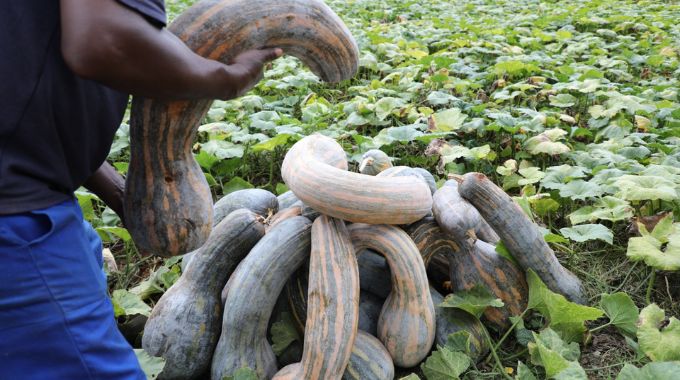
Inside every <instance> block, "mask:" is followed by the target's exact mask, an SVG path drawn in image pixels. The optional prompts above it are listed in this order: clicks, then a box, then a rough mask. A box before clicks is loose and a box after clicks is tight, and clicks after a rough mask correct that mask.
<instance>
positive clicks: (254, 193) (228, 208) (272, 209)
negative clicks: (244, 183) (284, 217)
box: [213, 189, 279, 225]
mask: <svg viewBox="0 0 680 380" xmlns="http://www.w3.org/2000/svg"><path fill="white" fill-rule="evenodd" d="M240 208H247V209H248V210H251V211H252V212H254V213H256V214H258V215H262V216H263V217H265V218H266V217H268V216H270V215H274V214H276V213H277V212H278V211H279V200H278V199H277V198H276V195H274V194H272V193H270V192H269V191H267V190H262V189H244V190H238V191H234V192H233V193H229V194H227V195H225V196H223V197H222V198H220V199H219V200H218V201H217V202H215V204H214V205H213V223H214V224H215V225H217V223H219V222H220V221H222V219H224V218H225V217H226V216H227V215H229V214H230V213H231V212H232V211H234V210H238V209H240Z"/></svg>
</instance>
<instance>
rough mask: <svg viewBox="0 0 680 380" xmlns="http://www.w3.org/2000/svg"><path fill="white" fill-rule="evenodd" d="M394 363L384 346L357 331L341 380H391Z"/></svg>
mask: <svg viewBox="0 0 680 380" xmlns="http://www.w3.org/2000/svg"><path fill="white" fill-rule="evenodd" d="M392 379H394V363H392V358H391V357H390V353H389V352H387V350H386V349H385V346H383V345H382V343H380V341H379V340H378V339H376V338H374V337H373V336H371V335H369V334H367V333H365V332H363V331H359V333H358V334H357V338H356V339H355V340H354V347H353V348H352V355H351V356H350V358H349V364H347V368H346V369H345V373H344V374H343V375H342V380H392Z"/></svg>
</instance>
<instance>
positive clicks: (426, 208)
mask: <svg viewBox="0 0 680 380" xmlns="http://www.w3.org/2000/svg"><path fill="white" fill-rule="evenodd" d="M340 158H341V159H340ZM281 174H282V176H283V179H284V181H285V182H286V185H288V187H289V188H290V189H291V190H292V191H293V192H294V193H295V195H296V196H297V197H298V198H299V199H300V200H302V201H303V202H304V203H305V204H307V205H309V206H310V207H312V208H313V209H315V210H317V211H319V212H321V213H322V214H325V215H329V216H332V217H335V218H339V219H343V220H347V221H351V222H360V223H372V224H408V223H412V222H415V221H416V220H418V219H420V218H422V217H423V216H425V215H427V213H429V212H430V210H431V208H432V195H431V193H430V190H429V188H428V187H427V185H426V184H425V183H424V182H423V181H422V180H421V179H419V178H414V177H410V176H409V177H373V176H368V175H364V174H359V173H353V172H348V171H347V161H346V158H345V152H344V150H343V149H342V147H341V146H340V144H338V143H337V142H336V141H335V140H333V139H331V138H329V137H326V136H322V135H311V136H307V137H305V138H303V139H302V140H300V141H298V142H297V143H295V145H293V147H292V148H291V149H290V150H289V151H288V154H286V157H285V158H284V160H283V165H282V167H281ZM320 189H323V191H320ZM397 205H398V206H397Z"/></svg>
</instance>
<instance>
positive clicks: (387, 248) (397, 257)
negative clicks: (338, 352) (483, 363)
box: [349, 190, 435, 367]
mask: <svg viewBox="0 0 680 380" xmlns="http://www.w3.org/2000/svg"><path fill="white" fill-rule="evenodd" d="M428 192H429V190H428ZM349 231H350V235H351V237H352V242H353V243H354V247H355V248H356V250H357V251H360V250H363V249H371V250H374V251H376V252H379V253H381V254H382V255H383V256H385V260H386V261H387V264H388V265H389V267H390V274H391V279H392V291H391V292H390V294H389V296H388V297H387V299H386V300H385V303H384V305H383V308H382V311H381V313H380V319H379V320H378V338H379V339H380V341H381V342H383V344H384V345H385V348H387V351H389V353H390V355H391V356H392V359H393V360H394V363H395V364H396V365H398V366H400V367H413V366H415V365H416V364H418V363H420V362H421V361H422V360H423V359H424V358H425V357H426V356H427V354H428V353H429V352H430V348H431V347H432V343H433V342H434V334H435V312H434V305H433V304H432V298H431V297H430V291H429V285H428V282H427V274H426V273H425V266H424V264H423V259H422V258H421V257H420V252H419V251H418V248H417V247H416V245H415V244H414V243H413V241H412V240H411V238H410V237H409V236H408V235H407V234H406V232H404V231H403V230H402V229H400V228H398V227H395V226H389V225H368V224H357V223H355V224H352V225H351V226H349Z"/></svg>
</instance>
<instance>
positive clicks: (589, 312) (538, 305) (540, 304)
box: [527, 269, 603, 342]
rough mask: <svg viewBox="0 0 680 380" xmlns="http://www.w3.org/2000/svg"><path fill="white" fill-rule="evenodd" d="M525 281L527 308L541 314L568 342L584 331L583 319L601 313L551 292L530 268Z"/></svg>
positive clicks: (590, 319)
mask: <svg viewBox="0 0 680 380" xmlns="http://www.w3.org/2000/svg"><path fill="white" fill-rule="evenodd" d="M527 283H528V285H529V302H528V305H527V308H529V309H535V310H537V311H539V312H540V313H541V314H543V316H545V317H546V318H547V319H548V321H549V326H550V327H551V328H552V329H553V330H555V331H557V332H559V333H560V334H561V335H562V338H563V339H565V340H567V341H569V342H574V341H579V342H580V341H581V340H582V339H583V333H584V332H585V331H586V328H585V321H592V320H596V319H598V318H600V317H601V316H602V315H603V312H602V311H601V310H599V309H596V308H593V307H589V306H583V305H579V304H576V303H573V302H569V301H568V300H567V299H566V298H564V296H562V295H561V294H557V293H554V292H552V291H551V290H550V289H548V287H547V286H545V284H544V283H543V281H541V279H540V278H539V277H538V275H537V274H536V273H535V272H534V271H533V270H531V269H529V270H528V271H527Z"/></svg>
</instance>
